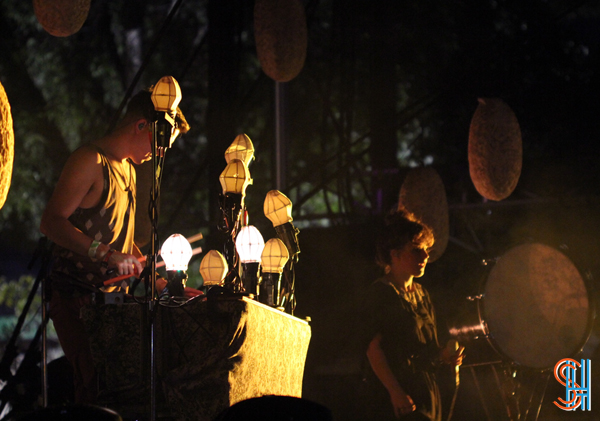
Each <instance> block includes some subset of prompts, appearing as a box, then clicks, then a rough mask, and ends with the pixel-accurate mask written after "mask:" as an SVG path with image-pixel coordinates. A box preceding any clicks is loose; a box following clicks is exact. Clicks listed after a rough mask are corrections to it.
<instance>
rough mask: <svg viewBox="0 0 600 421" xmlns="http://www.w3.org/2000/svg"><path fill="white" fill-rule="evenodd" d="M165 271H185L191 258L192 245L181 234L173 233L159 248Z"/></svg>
mask: <svg viewBox="0 0 600 421" xmlns="http://www.w3.org/2000/svg"><path fill="white" fill-rule="evenodd" d="M160 255H161V257H162V259H163V260H164V261H165V268H166V270H167V271H171V270H181V271H186V270H187V268H188V263H189V262H190V259H191V258H192V246H191V245H190V243H189V241H188V240H187V239H186V238H185V237H184V236H183V235H181V234H173V235H171V236H170V237H169V238H167V239H166V240H165V242H164V243H163V245H162V248H161V250H160Z"/></svg>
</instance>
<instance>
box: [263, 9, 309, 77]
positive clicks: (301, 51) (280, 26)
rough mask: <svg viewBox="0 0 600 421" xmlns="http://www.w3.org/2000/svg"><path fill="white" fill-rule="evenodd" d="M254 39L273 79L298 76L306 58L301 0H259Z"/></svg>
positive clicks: (305, 38)
mask: <svg viewBox="0 0 600 421" xmlns="http://www.w3.org/2000/svg"><path fill="white" fill-rule="evenodd" d="M254 38H255V42H256V53H257V55H258V60H259V61H260V65H261V67H262V69H263V71H264V72H265V73H266V74H267V76H269V77H270V78H271V79H273V80H275V81H278V82H287V81H289V80H292V79H293V78H295V77H296V76H297V75H298V73H300V71H301V70H302V68H303V67H304V60H305V59H306V45H307V42H308V41H307V28H306V16H305V13H304V6H303V4H302V1H301V0H285V1H282V0H256V1H255V3H254Z"/></svg>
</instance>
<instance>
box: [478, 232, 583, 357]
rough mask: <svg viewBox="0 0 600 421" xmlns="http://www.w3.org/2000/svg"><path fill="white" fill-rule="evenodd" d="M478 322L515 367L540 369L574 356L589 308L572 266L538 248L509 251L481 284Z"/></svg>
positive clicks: (555, 253)
mask: <svg viewBox="0 0 600 421" xmlns="http://www.w3.org/2000/svg"><path fill="white" fill-rule="evenodd" d="M482 304H483V308H482V314H481V316H482V318H483V319H484V321H485V323H486V324H487V327H488V329H489V334H490V340H491V342H492V345H493V346H494V347H495V348H496V349H497V350H498V351H499V352H500V353H502V354H504V355H506V356H507V357H509V358H510V359H512V360H513V361H514V362H516V363H517V364H520V365H523V366H526V367H531V368H536V369H545V368H549V367H554V365H555V364H556V363H557V362H558V361H559V360H560V359H562V358H567V357H571V356H573V354H574V353H576V352H578V351H579V350H580V348H581V347H582V346H583V345H584V344H585V342H586V340H587V338H588V336H589V333H590V314H591V308H590V307H591V305H590V301H589V299H588V292H587V288H586V285H585V283H584V281H583V279H582V278H581V275H580V274H579V271H578V270H577V268H576V267H575V266H574V265H573V263H572V262H571V261H570V260H569V259H568V258H567V257H566V256H565V255H564V254H562V253H561V252H559V251H557V250H555V249H553V248H551V247H548V246H546V245H543V244H536V243H534V244H525V245H520V246H517V247H514V248H512V249H511V250H509V251H508V252H507V253H506V254H505V255H503V256H502V257H501V258H500V259H499V260H498V262H497V263H496V264H495V266H494V267H493V269H492V271H491V272H490V276H489V278H488V280H487V282H486V284H485V288H484V298H483V303H482Z"/></svg>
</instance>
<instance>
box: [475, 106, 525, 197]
mask: <svg viewBox="0 0 600 421" xmlns="http://www.w3.org/2000/svg"><path fill="white" fill-rule="evenodd" d="M522 161H523V146H522V141H521V129H520V127H519V122H518V121H517V117H516V116H515V114H514V113H513V111H512V110H511V108H510V107H509V106H508V105H506V103H505V102H504V101H502V100H501V99H498V98H484V99H479V105H478V107H477V109H476V110H475V114H474V115H473V118H472V119H471V127H470V129H469V172H470V174H471V180H472V181H473V184H474V185H475V188H476V189H477V191H478V192H479V194H481V195H482V196H483V197H485V198H487V199H490V200H502V199H505V198H506V197H508V196H509V195H510V194H511V193H512V192H513V190H514V189H515V187H516V186H517V182H518V181H519V177H520V176H521V165H522Z"/></svg>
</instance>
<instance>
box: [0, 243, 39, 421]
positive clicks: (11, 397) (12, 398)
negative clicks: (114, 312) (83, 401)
mask: <svg viewBox="0 0 600 421" xmlns="http://www.w3.org/2000/svg"><path fill="white" fill-rule="evenodd" d="M48 243H49V242H48V240H47V239H46V238H45V237H42V238H40V240H39V242H38V246H37V248H36V250H35V252H34V254H33V257H32V259H31V261H30V263H29V265H28V268H29V269H32V268H33V266H34V264H35V262H36V261H37V260H38V259H39V258H41V267H40V269H39V272H38V274H37V277H36V279H35V281H34V283H33V286H32V288H31V290H30V292H29V295H28V297H27V301H26V303H25V306H24V308H23V311H22V312H21V314H20V316H19V318H18V320H17V324H16V325H15V328H14V330H13V332H12V334H11V337H10V339H9V341H8V343H7V344H6V347H5V349H4V354H3V356H2V359H1V360H0V380H2V381H5V382H6V383H5V385H4V387H3V388H2V390H1V391H0V414H1V413H3V412H4V411H5V409H6V407H7V405H8V404H9V403H13V404H16V403H17V402H22V401H27V400H28V399H31V397H30V396H28V395H27V393H30V394H31V393H35V391H33V390H31V389H35V388H36V387H37V385H36V384H35V382H32V378H35V376H36V375H37V374H38V367H37V363H38V362H40V357H41V365H40V368H39V370H41V396H42V402H43V405H44V406H47V404H48V394H47V390H48V387H47V386H48V384H47V380H48V377H47V348H46V346H47V341H46V339H47V338H46V325H47V322H48V314H47V311H46V297H45V289H46V276H47V274H48V266H49V263H50V252H49V244H48ZM40 285H42V320H41V323H40V325H39V327H38V328H37V331H36V333H35V335H34V337H33V338H32V340H31V342H30V344H29V347H28V349H27V351H26V352H25V353H24V356H23V359H22V361H21V363H20V364H19V367H18V368H17V370H16V371H15V373H14V374H13V373H12V370H11V367H12V366H13V364H14V362H15V360H16V359H17V357H18V356H19V349H18V347H17V340H18V339H19V336H20V335H21V332H22V330H23V325H24V324H25V320H26V318H27V315H28V313H29V310H30V308H31V306H32V304H33V301H34V299H35V296H36V294H37V292H38V289H39V287H40ZM40 339H42V352H41V356H40V351H39V349H38V345H39V342H40ZM31 400H32V401H35V400H36V397H34V398H33V399H31ZM10 415H11V413H10V412H9V414H8V415H7V416H6V417H8V416H10ZM6 417H4V418H3V419H5V418H6Z"/></svg>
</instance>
